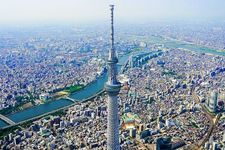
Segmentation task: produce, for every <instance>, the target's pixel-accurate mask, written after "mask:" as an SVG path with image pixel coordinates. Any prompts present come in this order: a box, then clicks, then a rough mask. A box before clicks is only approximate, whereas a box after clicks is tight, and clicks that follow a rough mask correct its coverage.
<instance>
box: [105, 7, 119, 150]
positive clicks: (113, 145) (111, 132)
mask: <svg viewBox="0 0 225 150" xmlns="http://www.w3.org/2000/svg"><path fill="white" fill-rule="evenodd" d="M110 9H111V48H110V50H109V58H108V62H107V63H108V81H107V82H106V84H105V90H106V92H107V93H108V104H107V105H108V117H107V150H118V149H120V145H119V116H118V103H117V95H118V94H119V91H120V86H121V85H120V83H119V82H118V81H117V79H116V75H117V65H116V64H117V63H118V59H117V57H116V53H115V49H114V28H113V9H114V5H110Z"/></svg>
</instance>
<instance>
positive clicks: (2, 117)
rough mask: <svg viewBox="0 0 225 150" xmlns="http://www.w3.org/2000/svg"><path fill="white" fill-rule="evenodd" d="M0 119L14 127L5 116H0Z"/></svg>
mask: <svg viewBox="0 0 225 150" xmlns="http://www.w3.org/2000/svg"><path fill="white" fill-rule="evenodd" d="M0 119H2V120H3V121H5V122H6V123H8V124H9V125H14V124H16V123H15V122H13V121H12V120H10V119H9V118H7V117H6V116H3V115H2V114H0Z"/></svg>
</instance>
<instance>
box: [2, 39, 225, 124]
mask: <svg viewBox="0 0 225 150" xmlns="http://www.w3.org/2000/svg"><path fill="white" fill-rule="evenodd" d="M148 40H151V41H150V42H152V43H159V44H164V45H165V46H166V47H169V48H184V49H189V50H192V51H195V52H206V53H213V54H218V55H224V56H225V53H222V52H216V51H215V50H213V49H210V48H206V47H202V46H198V45H194V44H188V43H184V42H180V41H176V40H168V39H164V38H161V37H152V39H151V38H149V39H148ZM128 56H129V55H124V56H123V57H120V58H119V63H120V64H124V63H125V61H126V60H127V59H128ZM120 67H121V66H119V67H118V70H120ZM106 80H107V73H104V74H103V75H102V76H100V77H99V78H97V80H95V81H94V82H92V83H91V84H89V85H87V86H86V87H85V88H83V89H82V90H80V91H78V92H76V93H73V94H71V95H70V96H69V97H71V98H73V99H76V100H78V101H82V100H84V99H86V98H89V97H91V96H93V95H95V94H96V93H97V92H99V91H100V90H102V89H103V87H104V84H105V82H106ZM71 104H73V102H71V101H69V100H66V99H59V100H55V101H51V102H49V103H45V104H41V105H38V106H35V107H32V108H29V109H26V110H23V111H20V112H17V113H14V114H11V115H8V116H7V117H8V118H9V119H11V120H12V121H14V122H16V123H18V122H21V121H24V120H27V119H31V118H34V117H37V116H40V115H43V114H45V113H48V112H51V111H53V110H56V109H59V108H63V107H65V106H69V105H71ZM5 126H7V124H6V123H5V122H3V121H2V120H0V128H2V127H5Z"/></svg>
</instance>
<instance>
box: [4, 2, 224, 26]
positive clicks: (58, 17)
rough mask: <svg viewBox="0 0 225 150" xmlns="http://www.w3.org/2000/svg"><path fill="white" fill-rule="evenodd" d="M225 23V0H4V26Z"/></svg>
mask: <svg viewBox="0 0 225 150" xmlns="http://www.w3.org/2000/svg"><path fill="white" fill-rule="evenodd" d="M110 3H114V4H115V5H116V7H115V15H116V19H117V20H118V21H129V22H142V21H145V22H146V21H151V20H165V19H166V20H186V19H187V20H190V19H194V20H197V19H204V20H212V19H214V20H215V19H221V20H225V0H114V1H112V0H111V1H109V0H0V23H4V24H7V23H11V24H13V23H18V22H20V23H30V22H57V21H58V22H59V21H60V22H68V21H69V22H93V21H95V22H96V21H105V20H108V18H107V17H109V4H110Z"/></svg>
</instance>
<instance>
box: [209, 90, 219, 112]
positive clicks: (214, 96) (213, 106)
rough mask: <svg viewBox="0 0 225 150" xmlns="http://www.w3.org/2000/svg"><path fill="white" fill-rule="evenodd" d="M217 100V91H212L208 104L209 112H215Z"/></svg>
mask: <svg viewBox="0 0 225 150" xmlns="http://www.w3.org/2000/svg"><path fill="white" fill-rule="evenodd" d="M217 102H218V92H217V91H212V93H211V97H210V99H209V106H208V107H209V109H210V111H211V112H216V109H217Z"/></svg>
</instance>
